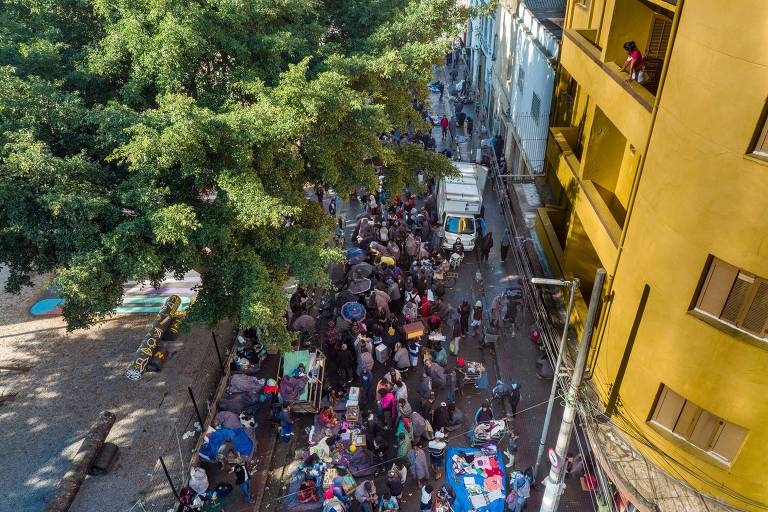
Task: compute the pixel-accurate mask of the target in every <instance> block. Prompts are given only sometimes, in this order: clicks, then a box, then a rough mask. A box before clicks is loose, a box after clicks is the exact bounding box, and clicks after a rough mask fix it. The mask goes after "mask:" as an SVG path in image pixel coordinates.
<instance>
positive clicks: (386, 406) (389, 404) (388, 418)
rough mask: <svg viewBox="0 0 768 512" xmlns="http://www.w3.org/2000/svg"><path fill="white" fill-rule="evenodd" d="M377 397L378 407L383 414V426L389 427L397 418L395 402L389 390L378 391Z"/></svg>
mask: <svg viewBox="0 0 768 512" xmlns="http://www.w3.org/2000/svg"><path fill="white" fill-rule="evenodd" d="M379 397H380V398H379V407H381V412H382V413H383V414H384V425H386V426H387V427H391V426H392V420H393V419H394V418H395V417H396V416H397V400H395V395H394V393H392V391H390V390H389V389H380V390H379Z"/></svg>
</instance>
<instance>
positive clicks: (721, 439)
mask: <svg viewBox="0 0 768 512" xmlns="http://www.w3.org/2000/svg"><path fill="white" fill-rule="evenodd" d="M747 432H748V431H747V429H745V428H744V427H740V426H738V425H734V424H733V423H728V422H727V421H722V420H721V421H720V428H719V429H718V431H717V433H716V435H715V439H714V441H712V451H713V452H714V453H716V454H717V455H719V456H720V457H722V458H723V459H725V460H727V461H731V460H733V459H735V458H736V455H737V454H738V453H739V448H741V445H742V444H743V443H744V440H745V439H746V438H747Z"/></svg>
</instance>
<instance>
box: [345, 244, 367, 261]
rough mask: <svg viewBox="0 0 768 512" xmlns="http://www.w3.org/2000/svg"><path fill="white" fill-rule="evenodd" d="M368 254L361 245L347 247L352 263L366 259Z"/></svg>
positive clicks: (348, 259)
mask: <svg viewBox="0 0 768 512" xmlns="http://www.w3.org/2000/svg"><path fill="white" fill-rule="evenodd" d="M366 257H367V254H366V253H365V251H364V250H362V249H360V248H359V247H352V248H350V249H347V261H348V262H349V264H350V265H355V264H357V263H360V262H361V261H365V258H366Z"/></svg>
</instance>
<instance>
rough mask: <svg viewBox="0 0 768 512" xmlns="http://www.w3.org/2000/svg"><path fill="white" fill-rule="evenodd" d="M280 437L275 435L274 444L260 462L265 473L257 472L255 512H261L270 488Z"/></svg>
mask: <svg viewBox="0 0 768 512" xmlns="http://www.w3.org/2000/svg"><path fill="white" fill-rule="evenodd" d="M278 437H279V436H278V435H277V433H275V434H274V435H273V436H272V443H271V444H268V449H267V452H265V453H264V456H263V457H262V458H261V460H260V461H259V463H260V464H259V465H260V468H261V467H263V468H264V470H263V471H257V472H256V478H254V484H255V485H256V486H257V488H256V489H257V490H256V495H255V497H254V504H253V508H252V510H253V512H258V511H259V510H261V505H262V503H263V501H264V494H265V492H266V490H267V489H268V488H269V486H268V484H269V476H270V473H271V470H272V462H273V461H274V457H275V448H277V443H278ZM265 461H266V462H267V464H266V467H265V466H264V464H263V463H264V462H265Z"/></svg>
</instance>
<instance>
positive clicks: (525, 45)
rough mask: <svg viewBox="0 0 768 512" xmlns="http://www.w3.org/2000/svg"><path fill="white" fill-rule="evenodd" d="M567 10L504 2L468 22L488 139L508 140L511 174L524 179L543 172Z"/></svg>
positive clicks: (553, 1)
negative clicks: (550, 112)
mask: <svg viewBox="0 0 768 512" xmlns="http://www.w3.org/2000/svg"><path fill="white" fill-rule="evenodd" d="M476 2H478V3H479V2H482V0H476ZM564 12H565V0H522V1H518V0H500V1H499V3H498V6H497V8H496V12H495V13H494V14H493V15H489V16H483V17H478V18H473V20H471V22H470V25H471V29H470V32H471V34H472V38H471V40H470V41H469V42H468V44H471V46H470V47H471V48H472V56H473V59H472V62H471V64H472V77H473V80H472V83H473V85H474V86H475V87H476V91H477V95H478V98H479V100H480V104H481V105H482V107H483V108H484V109H485V110H484V112H485V115H486V125H487V127H488V129H489V132H490V133H489V135H500V136H501V137H502V138H503V139H504V143H505V146H504V155H505V157H506V160H507V171H508V172H509V173H510V174H513V175H519V176H520V177H521V178H522V179H524V180H525V179H530V178H531V177H532V176H535V175H537V174H543V170H544V154H545V151H546V145H547V126H548V119H549V107H550V104H551V102H552V91H553V89H554V84H555V74H556V70H557V58H558V53H559V51H560V37H561V35H562V20H563V15H564ZM487 135H488V134H487Z"/></svg>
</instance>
